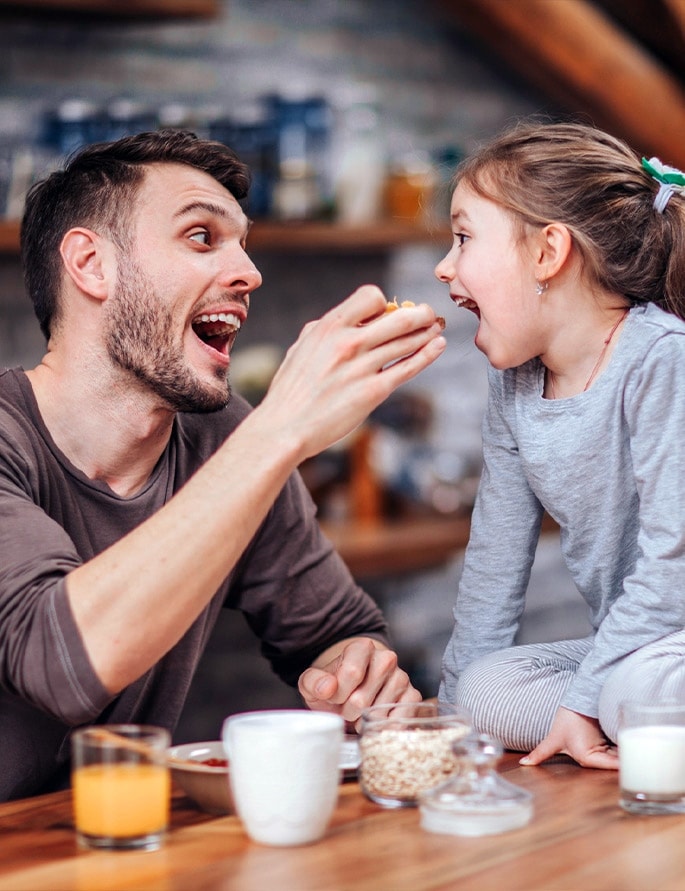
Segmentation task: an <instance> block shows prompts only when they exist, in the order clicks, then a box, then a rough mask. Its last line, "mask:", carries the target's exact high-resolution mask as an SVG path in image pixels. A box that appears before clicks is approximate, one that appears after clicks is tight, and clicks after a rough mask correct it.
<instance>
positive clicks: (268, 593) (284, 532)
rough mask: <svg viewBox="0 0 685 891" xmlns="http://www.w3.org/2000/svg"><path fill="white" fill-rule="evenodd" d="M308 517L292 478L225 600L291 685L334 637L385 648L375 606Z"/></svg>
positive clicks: (310, 508) (303, 492)
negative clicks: (366, 640) (360, 638)
mask: <svg viewBox="0 0 685 891" xmlns="http://www.w3.org/2000/svg"><path fill="white" fill-rule="evenodd" d="M315 513H316V508H315V505H314V503H313V501H312V499H311V497H310V495H309V492H308V491H307V489H306V487H305V485H304V483H303V482H302V480H301V478H300V476H299V474H297V473H295V474H293V475H292V476H291V478H290V480H289V481H288V483H287V484H286V486H285V488H284V489H283V491H282V492H281V494H280V496H279V498H278V499H277V501H276V502H275V504H274V506H273V508H272V509H271V511H270V512H269V515H268V516H267V518H266V520H265V521H264V523H263V524H262V527H261V528H260V530H259V532H258V534H257V536H256V537H255V539H254V540H253V542H252V544H251V546H250V547H249V548H248V550H247V551H246V553H245V554H244V555H243V557H242V558H241V561H240V563H239V565H238V567H237V571H236V574H235V576H234V579H233V582H232V584H231V586H230V590H229V594H228V599H227V601H226V605H227V606H229V607H232V608H235V609H239V610H241V611H242V612H243V613H244V615H245V617H246V619H247V622H248V624H249V625H250V627H251V628H252V630H253V631H254V633H255V634H256V635H257V636H258V637H259V638H260V640H261V650H262V653H263V654H264V656H266V657H267V659H269V661H270V662H271V665H272V667H273V669H274V671H275V673H276V674H277V675H278V676H279V677H280V678H281V679H282V680H284V681H285V682H286V683H288V684H290V685H292V686H295V685H296V684H297V680H298V678H299V676H300V674H301V673H302V671H304V669H305V668H308V667H309V666H310V665H311V664H312V662H313V661H314V660H315V659H316V657H317V656H318V655H319V654H320V653H321V652H323V651H324V650H325V649H327V648H328V647H329V646H332V645H333V644H334V643H337V642H338V641H340V640H344V639H345V638H348V637H356V636H365V637H372V638H375V639H377V640H381V641H383V642H384V643H387V627H386V623H385V620H384V618H383V615H382V613H381V611H380V609H379V608H378V606H377V605H376V603H375V602H374V600H373V599H372V598H371V597H370V596H369V595H368V594H367V593H366V592H364V591H363V590H362V589H361V588H360V587H359V586H358V585H357V584H356V583H355V582H354V580H353V578H352V576H351V574H350V572H349V570H348V569H347V566H346V565H345V563H344V562H343V560H342V559H341V557H340V556H339V554H338V553H337V552H336V551H335V550H334V548H333V546H332V544H331V543H330V542H329V541H328V539H326V538H325V536H324V535H323V533H322V532H321V529H320V528H319V525H318V523H317V522H316V519H315Z"/></svg>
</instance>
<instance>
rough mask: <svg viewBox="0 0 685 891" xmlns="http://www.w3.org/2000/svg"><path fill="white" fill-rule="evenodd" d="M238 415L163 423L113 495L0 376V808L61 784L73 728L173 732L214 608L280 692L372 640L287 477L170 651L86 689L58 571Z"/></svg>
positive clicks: (209, 445) (131, 514)
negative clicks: (326, 657) (341, 649)
mask: <svg viewBox="0 0 685 891" xmlns="http://www.w3.org/2000/svg"><path fill="white" fill-rule="evenodd" d="M248 410H249V409H248V406H247V404H246V403H245V402H243V401H242V400H240V399H239V398H237V397H233V398H232V399H231V402H230V404H229V406H228V408H227V409H225V410H224V411H220V412H216V413H214V414H211V415H193V414H179V415H177V417H176V420H175V422H174V428H173V432H172V436H171V440H170V442H169V444H168V446H167V448H166V449H165V451H164V453H163V455H162V456H161V458H160V460H159V462H158V464H157V466H156V467H155V470H154V471H153V473H152V475H151V476H150V479H149V480H148V482H147V483H146V485H145V486H144V487H143V488H142V489H141V491H139V492H138V493H136V494H135V495H134V496H132V497H130V498H122V497H120V496H118V495H116V494H115V493H114V492H113V491H112V490H111V489H110V488H109V486H107V485H106V484H104V483H102V482H98V481H93V480H90V479H88V477H86V476H85V475H84V474H83V473H81V471H80V470H78V468H76V467H74V465H73V464H71V462H69V461H68V459H67V458H66V457H65V456H64V454H63V453H62V452H60V450H59V449H58V448H57V447H56V445H55V443H54V442H53V440H52V438H51V436H50V434H49V432H48V430H47V428H46V427H45V425H44V424H43V421H42V419H41V417H40V414H39V412H38V406H37V405H36V402H35V399H34V396H33V390H32V388H31V386H30V384H29V382H28V379H27V378H26V375H25V374H24V373H23V372H21V371H4V372H3V371H2V370H1V369H0V751H1V752H2V767H1V769H0V801H2V800H6V799H9V798H16V797H20V796H25V795H32V794H36V793H39V792H45V791H49V790H50V789H53V788H57V787H59V786H61V785H64V784H65V783H66V782H67V781H68V771H69V744H70V739H69V733H70V728H71V727H73V726H77V725H79V724H86V723H103V722H108V723H113V722H117V723H127V722H136V723H146V724H158V725H161V726H164V727H168V728H169V729H170V730H173V729H174V727H175V725H176V723H177V721H178V717H179V715H180V712H181V709H182V707H183V703H184V701H185V698H186V694H187V691H188V688H189V685H190V682H191V680H192V677H193V673H194V671H195V668H196V666H197V664H198V661H199V659H200V656H201V655H202V651H203V650H204V648H205V646H206V644H207V640H208V638H209V635H210V633H211V631H212V628H213V626H214V624H215V622H216V619H217V616H218V612H219V610H220V609H221V608H222V606H226V607H230V608H232V609H237V610H240V611H242V612H243V613H244V615H245V617H246V619H247V622H248V624H249V625H250V627H251V628H252V630H253V631H254V632H255V634H256V635H258V637H259V638H260V639H261V641H262V651H263V653H264V655H265V656H266V657H267V658H268V659H269V660H270V662H271V664H272V666H273V669H274V671H275V672H276V673H277V674H278V675H280V677H281V678H283V680H284V681H286V682H287V683H289V684H293V685H294V684H295V683H296V682H297V678H298V677H299V674H300V673H301V672H302V671H303V670H304V669H305V668H306V667H307V666H309V665H310V664H311V662H312V661H313V659H315V658H316V656H317V655H318V654H319V653H320V652H322V651H323V650H324V649H326V648H327V647H328V646H330V645H331V644H332V643H334V642H336V641H338V640H341V639H343V638H346V637H349V636H353V635H355V634H368V635H370V636H374V637H377V638H381V639H383V636H384V632H385V623H384V621H383V618H382V616H381V614H380V612H379V610H378V608H377V606H376V605H375V603H374V602H373V600H372V599H371V598H370V597H368V595H366V594H365V593H364V592H363V591H361V590H360V589H359V588H358V587H357V585H355V583H354V582H353V580H352V578H351V576H350V573H349V572H348V570H347V568H346V567H345V565H344V564H343V562H342V560H341V559H340V557H339V556H338V555H337V554H336V553H335V552H334V551H333V549H332V547H331V545H330V543H329V542H328V541H327V540H326V539H325V538H324V537H323V535H322V534H321V532H320V530H319V527H318V525H317V523H316V521H315V519H314V514H315V509H314V505H313V503H312V500H311V498H310V497H309V494H308V492H307V490H306V489H305V487H304V484H303V483H302V482H301V480H300V478H299V476H298V475H297V474H294V475H293V476H292V477H291V478H290V480H289V482H288V483H287V484H286V486H285V487H284V489H283V490H282V492H281V494H280V495H279V497H278V498H277V500H276V502H275V504H274V506H273V507H272V509H271V511H270V512H269V514H268V516H267V517H266V519H265V520H264V522H263V524H262V525H261V527H260V529H259V531H258V532H257V534H256V536H255V537H254V539H253V540H252V542H251V544H250V545H249V547H248V548H247V550H246V551H245V553H244V555H243V557H242V558H241V560H240V561H239V563H238V565H237V566H236V567H235V568H234V570H233V571H232V572H231V573H230V574H229V575H228V577H227V578H226V579H225V581H224V582H223V584H222V585H221V586H220V588H219V590H218V591H217V592H216V594H215V596H214V597H213V599H212V600H211V601H210V603H209V604H208V605H207V607H206V608H205V609H204V610H203V611H202V613H201V614H200V615H199V616H198V618H197V619H196V620H195V622H194V623H193V624H192V626H191V627H190V628H189V629H188V631H187V632H186V634H185V635H184V636H183V637H182V638H181V640H180V641H179V642H178V643H177V644H176V645H175V646H174V647H173V648H172V649H171V650H170V651H169V652H168V653H167V654H166V656H164V658H163V659H161V660H160V661H159V662H158V663H157V664H156V665H155V666H154V667H153V668H151V669H150V670H149V671H148V672H146V673H145V674H144V675H143V676H142V677H140V678H139V679H138V680H137V681H136V682H135V683H133V684H131V685H130V686H129V687H126V688H125V689H124V690H122V692H121V693H119V694H118V695H116V696H111V695H110V694H109V693H108V692H107V690H106V689H105V688H104V687H103V686H102V684H101V683H100V681H99V679H98V677H97V675H96V674H95V672H94V671H93V668H92V666H91V664H90V661H89V659H88V655H87V653H86V650H85V648H84V645H83V641H82V640H81V636H80V634H79V631H78V628H77V627H76V624H75V622H74V619H73V616H72V614H71V611H70V608H69V604H68V601H67V598H66V594H65V584H64V581H65V577H66V574H67V573H68V572H69V571H70V570H72V569H74V568H75V567H76V566H78V565H79V564H80V563H81V562H84V561H87V560H89V559H90V558H91V557H93V556H94V555H96V554H98V553H100V552H101V551H102V550H104V549H105V548H106V547H108V545H110V544H111V543H113V542H114V541H116V540H118V539H119V538H121V537H123V536H124V535H125V534H126V533H127V532H128V531H130V530H131V529H133V528H134V527H135V526H137V525H138V524H139V523H141V522H142V521H143V520H145V519H146V518H147V517H149V516H150V514H152V513H153V512H154V511H156V510H158V509H159V508H160V507H161V506H162V505H163V504H164V503H165V502H166V501H168V500H169V498H171V496H172V495H173V494H174V492H176V491H177V490H178V489H179V488H180V487H181V486H182V485H183V484H184V483H185V481H186V480H188V478H189V477H190V476H191V475H192V474H193V473H194V472H195V470H196V469H197V468H198V467H199V466H200V465H201V464H203V463H204V462H205V461H206V460H207V458H208V457H209V456H210V455H211V454H212V453H213V452H214V451H215V450H216V449H217V448H218V446H219V445H220V444H221V443H222V442H223V441H224V440H225V439H226V437H227V436H230V434H231V431H232V430H234V429H235V427H236V426H237V425H238V423H239V422H240V421H241V420H242V418H243V417H245V415H246V413H247V412H248ZM248 460H249V458H247V457H246V459H245V461H246V462H247V461H248ZM199 534H201V533H199ZM218 546H220V542H217V547H218ZM173 596H174V592H173V590H170V591H169V598H172V597H173ZM226 656H227V663H226V671H227V672H228V671H230V657H231V654H230V653H227V654H226ZM218 729H219V728H217V730H218Z"/></svg>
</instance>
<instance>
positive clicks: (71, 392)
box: [26, 353, 174, 497]
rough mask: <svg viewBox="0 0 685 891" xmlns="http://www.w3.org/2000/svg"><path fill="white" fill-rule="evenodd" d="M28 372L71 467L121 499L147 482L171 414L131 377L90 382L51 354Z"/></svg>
mask: <svg viewBox="0 0 685 891" xmlns="http://www.w3.org/2000/svg"><path fill="white" fill-rule="evenodd" d="M26 374H27V377H28V379H29V382H30V384H31V386H32V388H33V392H34V395H35V398H36V402H37V403H38V409H39V411H40V413H41V416H42V418H43V422H44V423H45V425H46V427H47V429H48V431H49V432H50V435H51V436H52V438H53V440H54V442H55V444H56V446H57V447H58V448H59V449H60V451H62V452H63V453H64V455H65V456H66V457H67V458H68V459H69V461H71V463H72V464H73V465H74V466H75V467H78V469H79V470H81V471H82V472H83V473H84V474H85V475H86V476H87V477H88V478H89V479H92V480H100V481H101V482H104V483H106V484H107V485H108V486H109V487H110V488H111V489H112V491H113V492H116V493H117V494H118V495H121V496H122V497H127V496H132V495H134V494H135V493H136V492H138V491H139V490H140V489H141V488H142V487H143V486H144V485H145V483H146V482H147V480H148V479H149V477H150V474H151V473H152V471H153V469H154V467H155V465H156V464H157V461H158V460H159V457H160V455H161V454H162V452H163V451H164V449H165V447H166V445H167V443H168V441H169V437H170V435H171V429H172V426H173V420H174V413H173V412H170V411H169V410H168V409H162V408H160V407H159V406H158V405H157V406H155V405H153V404H152V401H151V399H150V397H149V395H147V394H145V393H144V392H143V390H142V388H141V389H140V390H137V389H136V388H132V387H131V384H130V380H128V381H127V382H124V380H123V379H119V380H116V379H109V380H99V381H96V380H93V378H92V377H90V376H84V374H83V373H82V371H78V372H76V373H75V372H74V369H73V367H72V366H71V365H70V366H69V367H68V368H66V369H64V368H61V367H60V364H59V362H58V361H57V360H56V358H55V357H54V356H53V355H52V354H50V353H48V354H47V355H46V356H45V357H44V358H43V361H42V362H41V363H40V364H39V365H37V366H36V367H35V368H34V369H32V370H31V371H27V372H26Z"/></svg>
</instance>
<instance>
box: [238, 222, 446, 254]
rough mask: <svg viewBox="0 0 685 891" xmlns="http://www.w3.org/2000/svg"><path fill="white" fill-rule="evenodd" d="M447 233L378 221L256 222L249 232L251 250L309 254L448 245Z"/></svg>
mask: <svg viewBox="0 0 685 891" xmlns="http://www.w3.org/2000/svg"><path fill="white" fill-rule="evenodd" d="M449 237H450V235H449V230H448V229H446V228H444V229H441V228H439V227H437V226H436V227H434V228H431V227H426V226H420V225H417V224H416V223H411V222H403V221H395V220H380V221H379V222H377V223H372V224H370V225H367V226H341V225H338V224H336V223H322V222H307V223H278V222H267V221H261V220H260V221H258V222H256V223H255V224H254V225H253V227H252V229H251V230H250V235H249V237H248V244H249V246H250V249H251V250H269V251H274V252H275V251H301V252H310V253H314V252H316V253H322V252H327V251H330V252H334V253H335V252H346V251H347V252H350V253H364V252H367V253H368V252H372V251H378V250H390V249H392V248H394V247H398V246H400V245H403V244H420V243H427V244H431V243H432V244H436V245H440V246H445V247H446V246H447V245H448V244H449Z"/></svg>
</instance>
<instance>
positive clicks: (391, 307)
mask: <svg viewBox="0 0 685 891" xmlns="http://www.w3.org/2000/svg"><path fill="white" fill-rule="evenodd" d="M407 306H416V304H415V303H414V302H413V301H411V300H403V301H402V302H401V303H398V302H397V297H393V298H392V300H389V301H388V302H387V303H386V304H385V311H386V313H388V312H395V310H396V309H403V308H404V307H407ZM436 321H437V322H438V323H439V325H440V327H441V328H443V329H444V327H445V320H444V318H443V317H442V316H438V317H437V319H436Z"/></svg>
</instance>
